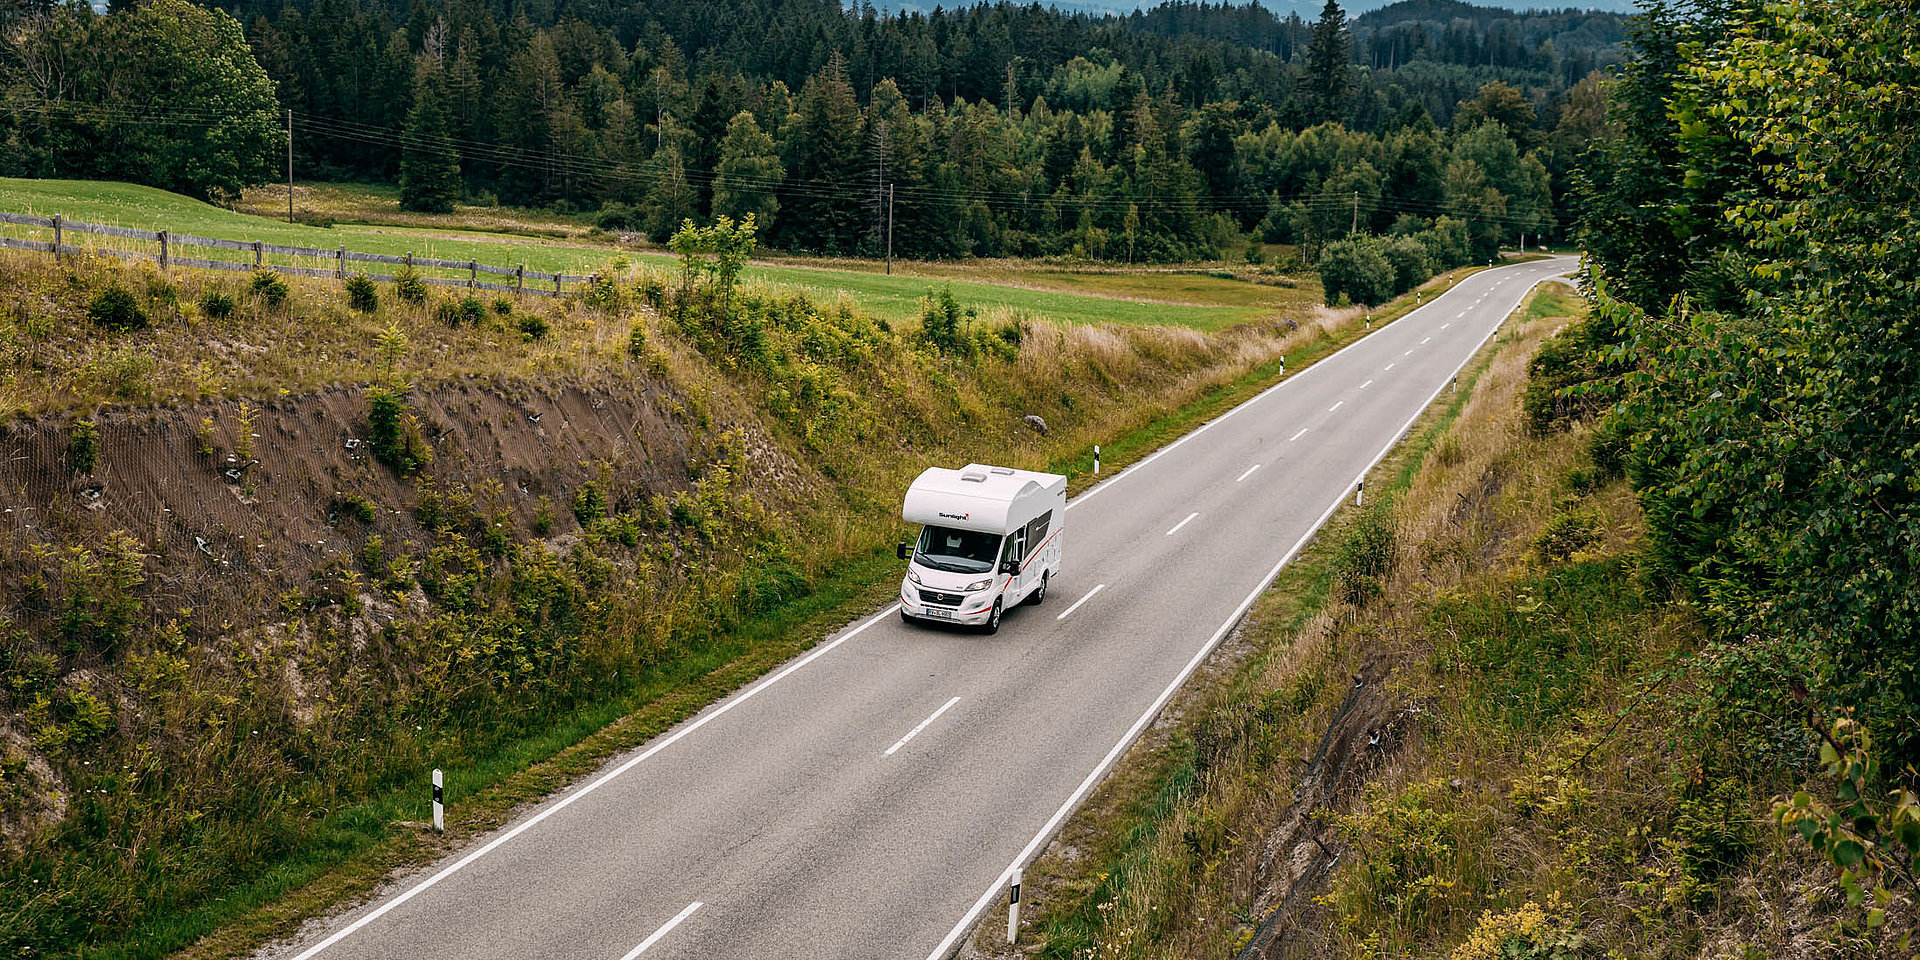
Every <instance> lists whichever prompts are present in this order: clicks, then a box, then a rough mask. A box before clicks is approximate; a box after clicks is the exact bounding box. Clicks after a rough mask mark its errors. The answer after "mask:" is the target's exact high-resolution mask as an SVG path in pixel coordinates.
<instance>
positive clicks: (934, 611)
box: [927, 607, 953, 620]
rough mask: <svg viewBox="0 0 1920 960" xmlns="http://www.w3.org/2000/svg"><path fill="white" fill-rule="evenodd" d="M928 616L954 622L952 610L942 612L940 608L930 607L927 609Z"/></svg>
mask: <svg viewBox="0 0 1920 960" xmlns="http://www.w3.org/2000/svg"><path fill="white" fill-rule="evenodd" d="M927 616H929V617H937V618H939V619H942V620H952V619H953V611H952V610H942V609H940V608H939V607H928V608H927Z"/></svg>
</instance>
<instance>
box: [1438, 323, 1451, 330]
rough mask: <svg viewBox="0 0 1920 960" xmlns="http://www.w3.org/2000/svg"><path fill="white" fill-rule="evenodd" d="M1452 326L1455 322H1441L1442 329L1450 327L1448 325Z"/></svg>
mask: <svg viewBox="0 0 1920 960" xmlns="http://www.w3.org/2000/svg"><path fill="white" fill-rule="evenodd" d="M1451 326H1453V324H1451V323H1443V324H1441V325H1440V329H1442V330H1445V329H1446V328H1448V327H1451Z"/></svg>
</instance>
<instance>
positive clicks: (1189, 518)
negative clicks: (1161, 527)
mask: <svg viewBox="0 0 1920 960" xmlns="http://www.w3.org/2000/svg"><path fill="white" fill-rule="evenodd" d="M1199 515H1200V514H1199V512H1198V511H1195V512H1193V513H1189V514H1187V519H1185V520H1182V521H1180V522H1179V523H1176V524H1174V525H1173V529H1171V530H1168V531H1167V534H1166V535H1167V536H1169V537H1171V536H1173V535H1174V534H1176V533H1179V532H1180V528H1181V527H1184V526H1186V525H1187V524H1189V523H1192V522H1193V518H1194V517H1197V516H1199Z"/></svg>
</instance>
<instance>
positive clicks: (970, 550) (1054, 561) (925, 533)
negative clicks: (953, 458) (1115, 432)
mask: <svg viewBox="0 0 1920 960" xmlns="http://www.w3.org/2000/svg"><path fill="white" fill-rule="evenodd" d="M900 512H901V515H902V516H903V517H904V518H905V519H906V521H907V522H908V523H917V524H920V525H921V529H920V539H919V541H918V542H917V543H915V544H913V545H911V546H909V545H908V544H907V543H906V542H904V541H903V542H901V544H900V549H899V555H900V559H902V560H907V561H909V562H908V564H907V576H906V579H904V580H902V581H901V582H900V617H901V619H903V620H907V621H909V622H911V621H914V620H925V621H939V622H942V623H963V624H970V625H975V626H979V627H981V628H982V629H984V630H985V631H986V632H987V633H993V632H994V631H996V630H999V629H1000V615H1001V614H1002V613H1004V612H1005V611H1006V608H1008V607H1011V606H1013V605H1014V604H1016V603H1022V602H1024V603H1035V604H1037V603H1039V602H1041V601H1042V600H1045V599H1046V597H1047V582H1048V581H1049V580H1051V579H1052V578H1053V577H1054V575H1056V574H1058V573H1059V572H1060V544H1061V541H1062V539H1063V536H1064V528H1065V526H1066V519H1067V478H1066V477H1063V476H1060V475H1059V474H1055V473H1034V472H1032V471H1030V470H1015V469H1012V468H1010V467H990V466H986V465H984V464H978V463H970V464H968V465H967V466H965V467H963V468H961V469H959V470H948V469H945V468H943V467H931V468H929V469H928V470H927V471H926V472H925V473H922V474H920V476H919V478H918V479H916V480H914V481H913V486H911V487H909V488H907V498H906V501H905V503H904V504H903V505H902V506H901V511H900Z"/></svg>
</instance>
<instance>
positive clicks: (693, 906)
mask: <svg viewBox="0 0 1920 960" xmlns="http://www.w3.org/2000/svg"><path fill="white" fill-rule="evenodd" d="M704 906H706V904H704V903H701V902H700V901H698V900H695V901H694V902H692V903H689V904H687V908H686V909H685V910H682V911H680V912H679V913H677V914H674V917H673V919H672V920H668V921H667V924H666V926H663V927H661V928H660V929H658V930H655V931H654V932H653V933H651V934H649V935H648V936H647V938H646V939H645V940H642V941H640V945H639V946H637V947H634V948H633V949H632V950H629V951H627V955H626V956H624V957H621V958H620V960H633V958H634V957H637V956H639V955H641V954H643V953H646V952H647V948H648V947H651V946H653V945H654V944H656V943H659V942H660V938H661V937H664V936H666V935H667V934H668V933H669V932H671V931H672V930H673V928H674V927H677V926H679V925H680V921H682V920H685V919H686V918H688V917H691V916H693V912H694V911H695V910H698V909H700V908H701V907H704Z"/></svg>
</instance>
